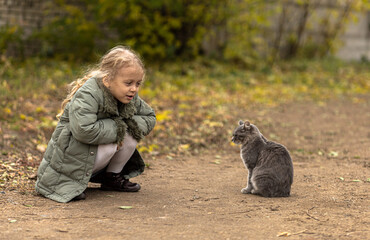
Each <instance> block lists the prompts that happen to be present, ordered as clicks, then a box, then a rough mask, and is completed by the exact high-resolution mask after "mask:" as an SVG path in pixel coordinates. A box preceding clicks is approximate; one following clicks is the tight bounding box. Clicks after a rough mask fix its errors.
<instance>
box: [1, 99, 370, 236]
mask: <svg viewBox="0 0 370 240" xmlns="http://www.w3.org/2000/svg"><path fill="white" fill-rule="evenodd" d="M357 100H358V101H356V102H357V103H353V102H352V101H350V100H348V99H341V100H335V101H332V102H329V103H326V104H320V105H318V104H314V103H292V104H287V105H284V106H279V107H275V108H268V109H264V110H261V109H256V110H255V111H253V112H250V113H249V115H248V116H245V117H247V118H248V119H249V120H251V122H252V123H254V124H256V125H257V126H258V127H259V128H260V130H261V132H262V133H263V134H264V135H265V136H266V137H267V138H269V139H271V140H274V141H277V142H280V143H282V144H283V145H285V146H286V147H287V148H288V149H289V150H290V153H291V155H292V158H293V162H294V170H295V172H294V183H293V186H292V195H291V197H288V198H262V197H259V196H255V195H250V194H248V195H245V194H241V192H240V190H241V189H242V188H243V187H245V184H246V179H247V171H246V170H245V168H244V166H243V164H242V162H241V160H240V156H239V148H238V146H231V145H229V148H225V149H222V150H219V149H215V150H210V151H208V152H207V153H203V154H200V155H199V156H180V157H175V158H172V159H170V158H167V157H166V156H162V157H157V158H156V159H155V160H153V159H148V160H147V163H148V164H150V168H148V169H146V171H145V172H144V174H143V175H141V176H139V177H137V178H135V179H133V181H136V182H138V183H140V184H141V185H142V189H141V190H140V191H139V192H137V193H119V192H103V191H100V190H99V185H97V184H91V185H90V187H89V188H88V189H87V191H86V192H87V199H86V200H84V201H78V202H70V203H68V204H61V203H56V202H53V201H51V200H48V199H45V198H43V197H41V196H38V195H36V194H35V193H32V192H30V193H26V194H24V193H23V194H21V193H20V192H18V191H16V190H13V191H2V192H1V193H0V207H1V216H0V239H278V238H288V239H370V228H369V226H370V213H369V210H370V201H369V190H370V188H369V186H370V171H369V167H370V97H369V96H367V97H363V98H359V99H357ZM234 127H235V126H230V129H231V130H232V129H233V128H234ZM228 131H229V129H228ZM225 132H226V131H225ZM122 206H128V207H131V208H129V209H123V208H120V207H122Z"/></svg>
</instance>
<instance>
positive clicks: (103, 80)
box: [102, 77, 110, 88]
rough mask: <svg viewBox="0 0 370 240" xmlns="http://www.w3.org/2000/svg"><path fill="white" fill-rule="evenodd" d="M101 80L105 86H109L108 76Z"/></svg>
mask: <svg viewBox="0 0 370 240" xmlns="http://www.w3.org/2000/svg"><path fill="white" fill-rule="evenodd" d="M102 82H103V84H104V86H105V87H106V88H110V84H109V81H108V77H103V79H102Z"/></svg>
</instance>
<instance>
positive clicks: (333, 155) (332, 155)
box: [329, 151, 339, 157]
mask: <svg viewBox="0 0 370 240" xmlns="http://www.w3.org/2000/svg"><path fill="white" fill-rule="evenodd" d="M338 155H339V153H338V152H335V151H331V152H330V153H329V156H330V157H338Z"/></svg>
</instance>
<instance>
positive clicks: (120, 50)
mask: <svg viewBox="0 0 370 240" xmlns="http://www.w3.org/2000/svg"><path fill="white" fill-rule="evenodd" d="M135 64H136V65H137V66H139V67H140V68H141V70H142V71H143V73H144V76H145V67H144V63H143V61H142V60H141V58H140V56H139V55H138V54H137V53H135V52H134V51H133V50H131V49H130V48H129V47H126V46H116V47H114V48H112V49H111V50H109V51H108V52H107V53H106V54H105V55H103V56H102V57H101V59H100V61H99V63H98V64H97V66H96V67H95V68H93V69H91V70H90V71H88V72H87V73H86V74H85V75H84V76H83V77H82V78H79V79H77V80H75V81H73V82H72V83H70V84H69V88H70V91H69V93H68V95H67V97H66V98H65V99H64V101H63V102H62V106H61V108H62V109H61V112H60V113H59V114H58V115H57V118H60V116H62V114H63V112H64V108H65V106H66V105H67V104H68V103H69V102H70V101H71V99H72V97H73V96H74V95H75V93H76V92H77V90H78V89H79V88H80V87H81V86H82V85H83V84H84V83H85V82H86V81H87V80H88V79H89V78H91V77H96V78H107V80H111V79H113V78H114V77H115V76H116V74H117V71H118V70H119V69H121V68H122V67H131V66H134V65H135Z"/></svg>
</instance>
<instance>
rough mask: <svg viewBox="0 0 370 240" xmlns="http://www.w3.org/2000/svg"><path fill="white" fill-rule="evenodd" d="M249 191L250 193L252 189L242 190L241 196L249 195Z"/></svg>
mask: <svg viewBox="0 0 370 240" xmlns="http://www.w3.org/2000/svg"><path fill="white" fill-rule="evenodd" d="M251 191H252V189H249V188H243V189H242V191H241V192H242V193H243V194H249V193H251Z"/></svg>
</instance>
